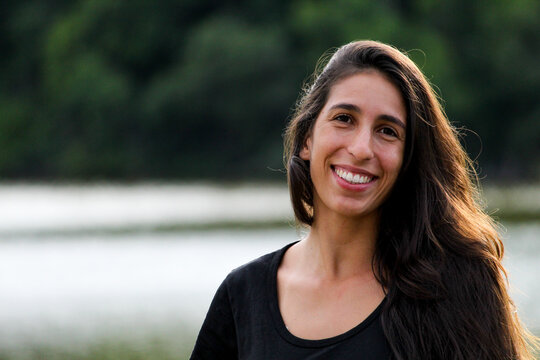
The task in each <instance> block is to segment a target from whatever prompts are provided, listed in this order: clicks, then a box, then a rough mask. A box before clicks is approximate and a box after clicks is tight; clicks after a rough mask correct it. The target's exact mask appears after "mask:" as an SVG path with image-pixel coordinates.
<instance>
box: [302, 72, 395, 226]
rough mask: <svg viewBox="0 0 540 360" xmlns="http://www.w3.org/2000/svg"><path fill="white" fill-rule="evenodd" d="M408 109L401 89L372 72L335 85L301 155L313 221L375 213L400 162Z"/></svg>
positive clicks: (393, 180) (352, 76) (392, 181)
mask: <svg viewBox="0 0 540 360" xmlns="http://www.w3.org/2000/svg"><path fill="white" fill-rule="evenodd" d="M405 127H406V108H405V103H404V100H403V98H402V96H401V93H400V91H399V89H398V88H397V87H396V86H395V85H394V84H393V83H391V82H390V81H389V80H387V78H386V77H385V76H384V75H382V74H381V73H380V72H378V71H376V70H366V71H363V72H361V73H357V74H354V75H351V76H349V77H347V78H345V79H343V80H341V81H339V82H337V83H336V84H335V85H334V86H333V87H332V88H331V90H330V93H329V96H328V101H327V102H326V104H325V106H324V107H323V109H322V110H321V112H320V114H319V116H318V117H317V119H316V121H315V125H314V127H313V129H312V132H311V134H310V135H309V137H308V138H307V140H306V142H305V144H304V147H303V149H302V150H301V152H300V157H301V158H302V159H304V160H309V161H310V173H311V179H312V180H313V185H314V191H313V193H314V210H315V221H316V220H317V217H319V216H327V215H340V216H344V217H361V216H366V215H369V214H373V212H374V211H376V210H377V209H378V208H379V207H380V206H381V204H382V203H383V202H384V200H385V199H386V197H387V196H388V194H389V193H390V190H391V189H392V187H393V186H394V184H395V182H396V179H397V176H398V173H399V171H400V168H401V164H402V162H403V151H404V147H405V134H406V131H405Z"/></svg>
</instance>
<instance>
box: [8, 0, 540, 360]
mask: <svg viewBox="0 0 540 360" xmlns="http://www.w3.org/2000/svg"><path fill="white" fill-rule="evenodd" d="M357 39H372V40H379V41H383V42H387V43H390V44H393V45H394V46H396V47H398V48H399V49H401V50H404V51H407V52H408V54H409V56H410V57H411V58H412V59H413V60H414V61H415V62H416V63H417V64H418V65H419V67H420V68H421V69H422V70H423V71H424V73H425V74H426V75H427V77H428V79H429V80H430V81H431V82H432V84H433V85H434V86H435V88H436V89H437V91H438V93H439V95H440V96H441V98H442V99H443V105H444V107H445V110H446V112H447V114H448V116H449V118H450V120H451V121H452V123H453V124H454V125H455V126H457V127H458V128H460V129H462V131H461V132H462V141H463V145H464V146H465V148H466V149H467V151H468V152H469V155H470V156H471V157H472V158H473V159H475V160H476V163H477V170H478V172H479V175H480V178H481V182H482V185H483V188H484V194H485V197H486V206H487V209H488V211H489V213H490V214H492V216H493V217H494V218H496V219H497V220H499V221H500V222H501V225H502V226H501V236H502V237H503V238H504V239H505V243H506V249H507V252H506V260H505V261H506V266H507V267H508V269H509V274H510V284H511V288H512V291H513V295H514V298H515V299H516V302H517V304H518V308H519V312H520V314H521V316H522V318H523V320H524V322H525V323H526V324H527V325H528V326H529V327H530V328H531V329H532V330H533V331H534V332H535V333H536V334H540V308H539V307H538V305H537V304H538V303H539V302H540V285H539V284H538V281H537V277H538V275H540V265H538V261H537V257H538V255H540V244H539V242H538V241H537V239H538V238H539V236H540V120H539V118H540V101H539V94H540V62H539V61H538V59H539V57H540V2H538V1H536V0H518V1H512V2H510V1H490V2H474V1H465V0H455V1H451V2H439V1H434V0H416V1H413V0H410V1H408V0H383V1H376V2H375V1H360V0H359V1H334V2H328V1H302V0H294V1H284V0H279V1H268V0H267V1H264V0H252V1H226V0H225V1H207V0H177V1H168V0H163V1H159V2H158V1H149V0H133V1H129V2H128V1H114V0H89V1H74V0H70V1H65V0H58V1H54V0H50V1H41V0H39V1H38V0H24V1H12V0H4V1H2V2H1V3H0V51H1V54H2V55H1V56H0V148H1V151H0V180H1V183H0V193H1V196H0V199H1V200H0V359H36V358H41V359H64V358H65V359H75V358H78V359H105V358H106V359H118V358H126V359H152V358H155V359H169V358H170V359H173V358H174V359H178V358H187V357H188V356H189V353H190V351H191V349H192V347H193V343H194V341H195V336H196V334H197V331H198V329H199V327H200V325H201V323H202V319H203V317H204V315H205V312H206V310H207V308H208V306H209V303H210V301H211V298H212V296H213V293H214V291H215V289H216V288H217V286H218V285H219V283H220V282H221V280H222V279H223V278H224V277H225V275H226V274H227V272H228V271H230V270H231V269H233V268H234V267H236V266H239V265H241V264H242V263H244V262H246V261H249V260H251V259H253V258H255V257H257V256H259V255H262V254H263V253H266V252H268V251H272V250H275V249H277V248H279V247H281V246H282V245H285V244H286V243H289V242H291V241H294V240H295V239H297V238H299V237H301V236H302V233H301V231H299V230H296V229H295V227H294V221H293V217H292V212H291V210H290V206H289V200H288V193H287V189H286V177H285V173H284V171H283V165H282V133H283V129H284V127H285V125H286V123H287V120H288V118H289V116H290V115H291V110H292V109H293V108H294V104H295V101H296V100H297V97H298V94H299V92H300V90H301V88H302V86H303V84H304V82H305V81H306V80H308V79H309V76H310V75H311V73H312V72H313V70H314V68H315V66H316V63H317V61H318V59H319V57H320V56H321V55H322V54H323V53H324V52H325V51H327V50H328V49H332V48H335V47H337V46H340V45H342V44H344V43H346V42H349V41H352V40H357Z"/></svg>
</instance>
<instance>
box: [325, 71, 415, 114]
mask: <svg viewBox="0 0 540 360" xmlns="http://www.w3.org/2000/svg"><path fill="white" fill-rule="evenodd" d="M342 103H343V104H351V105H355V106H357V107H358V108H360V109H362V111H363V112H366V113H367V114H372V115H382V114H385V115H391V116H394V117H396V118H398V119H400V120H402V121H403V122H404V123H405V121H406V107H405V101H404V99H403V96H402V94H401V91H400V90H399V89H398V87H397V86H396V85H395V84H394V83H393V82H391V81H390V80H389V79H388V78H387V77H386V76H385V75H384V74H382V73H381V72H379V71H377V70H374V69H369V70H364V71H362V72H359V73H355V74H352V75H349V76H347V77H345V78H343V79H341V80H339V81H338V82H336V83H335V84H334V85H333V86H332V88H331V89H330V92H329V94H328V99H327V101H326V104H325V106H324V107H323V110H322V112H325V111H328V110H329V109H330V108H332V107H333V106H334V105H337V104H342Z"/></svg>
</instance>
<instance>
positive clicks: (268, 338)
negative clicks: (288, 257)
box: [191, 244, 391, 360]
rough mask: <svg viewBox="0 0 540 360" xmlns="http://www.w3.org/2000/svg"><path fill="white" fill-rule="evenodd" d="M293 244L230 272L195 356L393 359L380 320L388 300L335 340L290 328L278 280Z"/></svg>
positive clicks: (198, 359) (283, 359)
mask: <svg viewBox="0 0 540 360" xmlns="http://www.w3.org/2000/svg"><path fill="white" fill-rule="evenodd" d="M291 245H293V244H289V245H287V246H285V247H284V248H283V249H281V250H278V251H275V252H273V253H270V254H267V255H264V256H262V257H260V258H258V259H256V260H254V261H252V262H250V263H248V264H246V265H243V266H241V267H239V268H237V269H235V270H233V271H232V272H231V273H230V274H229V275H228V276H227V278H226V279H225V280H224V281H223V283H222V284H221V286H220V287H219V289H218V290H217V292H216V295H215V296H214V299H213V300H212V304H211V305H210V309H209V310H208V314H207V315H206V319H205V320H204V323H203V325H202V328H201V331H200V333H199V336H198V338H197V342H196V343H195V348H194V349H193V353H192V354H191V360H201V359H223V360H225V359H242V360H244V359H249V360H266V359H273V360H289V359H291V360H292V359H310V360H311V359H313V360H315V359H326V360H327V359H340V360H347V359H360V360H371V359H389V358H390V354H391V351H390V348H389V345H388V343H387V341H386V338H385V336H384V333H383V330H382V327H381V321H380V312H381V307H382V303H381V304H380V305H379V306H378V307H377V309H376V310H375V311H373V313H371V314H370V315H369V316H368V317H367V318H366V319H365V320H364V321H362V322H361V323H360V324H358V325H357V326H355V327H354V328H353V329H351V330H349V331H347V332H345V333H343V334H341V335H338V336H334V337H331V338H327V339H322V340H306V339H301V338H298V337H296V336H294V335H293V334H291V333H290V332H289V331H288V330H287V328H286V326H285V323H284V322H283V319H282V317H281V313H280V312H279V306H278V300H277V284H276V281H277V270H278V267H279V264H280V263H281V259H282V258H283V254H284V253H285V251H286V250H287V249H288V248H289V247H290V246H291ZM383 303H384V301H383Z"/></svg>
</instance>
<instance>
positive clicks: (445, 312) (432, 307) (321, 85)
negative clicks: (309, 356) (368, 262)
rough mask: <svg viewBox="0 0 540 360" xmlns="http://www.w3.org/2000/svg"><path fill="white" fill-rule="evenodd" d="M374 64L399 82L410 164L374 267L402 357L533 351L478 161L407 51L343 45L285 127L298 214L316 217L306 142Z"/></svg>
mask: <svg viewBox="0 0 540 360" xmlns="http://www.w3.org/2000/svg"><path fill="white" fill-rule="evenodd" d="M366 69H375V70H376V71H379V72H380V73H382V74H383V75H385V76H386V77H387V78H388V79H389V80H390V81H391V82H392V83H393V84H395V85H396V86H397V87H398V89H399V90H400V92H401V94H402V96H403V99H404V101H405V104H406V111H407V126H406V140H405V151H404V159H403V165H402V168H401V170H400V174H399V176H398V179H397V181H396V184H395V185H394V188H393V189H392V191H391V193H390V195H389V197H388V198H387V200H386V201H385V203H384V204H383V205H382V207H381V217H380V227H379V233H378V238H377V243H376V249H375V256H374V259H373V269H374V273H375V274H376V276H377V278H378V280H379V282H380V283H381V285H382V286H383V287H384V288H385V289H386V298H387V301H386V304H385V307H384V309H383V313H382V317H381V319H382V324H383V329H384V332H385V335H386V338H387V340H388V342H389V344H390V347H391V349H392V352H393V354H394V357H395V358H396V359H475V360H476V359H533V357H532V355H531V353H530V350H529V349H530V347H531V346H537V339H536V338H535V337H534V336H532V335H531V334H530V333H529V332H528V331H527V330H526V329H525V328H524V327H523V326H522V325H521V323H520V321H519V319H518V317H517V314H516V311H515V306H514V304H513V302H512V300H511V299H510V297H509V295H508V289H507V285H508V282H507V277H506V272H505V270H504V268H503V266H502V264H501V260H502V257H503V244H502V242H501V240H500V238H499V236H498V234H497V229H496V225H495V224H494V222H493V221H492V220H491V218H490V217H489V216H488V215H487V214H486V213H485V212H484V211H483V209H482V207H481V206H480V197H479V191H478V179H477V176H476V173H475V170H474V166H473V163H472V161H471V160H470V158H469V157H468V156H467V154H466V152H465V151H464V149H463V148H462V146H461V144H460V142H459V139H458V132H457V130H456V129H455V128H453V127H452V126H451V124H450V122H449V121H448V119H447V117H446V115H445V113H444V111H443V109H442V107H441V105H440V103H439V101H438V98H437V95H436V94H435V92H434V91H433V89H432V87H431V86H430V84H429V82H428V81H427V80H426V78H425V77H424V75H423V74H422V72H421V71H420V70H419V69H418V67H417V66H416V65H415V64H414V62H413V61H412V60H410V59H409V58H408V57H407V56H406V55H405V54H404V53H402V52H400V51H399V50H397V49H395V48H394V47H391V46H389V45H385V44H382V43H379V42H374V41H357V42H352V43H349V44H346V45H344V46H342V47H341V48H339V49H337V51H335V52H334V53H333V55H332V56H331V58H330V59H329V61H328V62H327V63H326V65H325V66H324V67H322V70H321V71H316V73H315V75H314V79H313V81H312V83H311V84H310V85H309V86H307V87H305V89H304V91H303V94H302V96H301V98H300V100H299V102H298V103H297V106H296V111H295V113H294V115H293V117H292V119H291V121H290V122H289V125H288V127H287V129H286V132H285V153H284V161H285V166H286V168H287V178H288V183H289V191H290V196H291V201H292V204H293V208H294V214H295V217H296V219H297V221H298V222H299V223H301V224H304V225H307V226H310V225H312V224H313V221H314V219H313V213H314V212H313V183H312V181H311V178H310V173H309V162H308V161H304V160H302V159H301V158H300V156H299V154H300V150H301V149H302V147H303V146H304V143H305V141H306V139H307V137H308V135H309V134H310V132H311V130H312V129H313V126H314V123H315V121H316V119H317V117H318V115H319V113H320V112H321V109H322V108H323V107H324V105H325V103H326V101H327V98H328V94H329V92H330V90H331V88H332V86H333V85H335V84H336V83H337V82H339V81H340V80H342V79H344V78H346V77H348V76H350V75H353V74H355V73H359V72H362V71H364V70H366Z"/></svg>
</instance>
